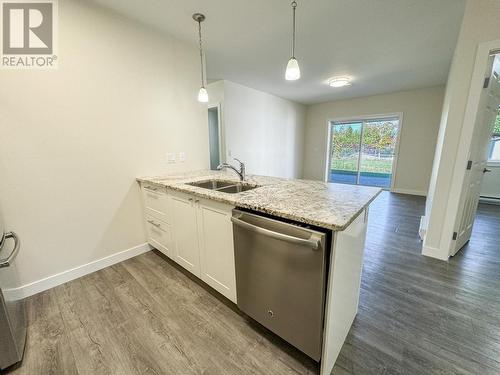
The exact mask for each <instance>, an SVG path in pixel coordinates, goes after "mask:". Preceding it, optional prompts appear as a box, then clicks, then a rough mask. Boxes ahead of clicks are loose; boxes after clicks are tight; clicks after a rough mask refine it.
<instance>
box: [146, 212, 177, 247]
mask: <svg viewBox="0 0 500 375" xmlns="http://www.w3.org/2000/svg"><path fill="white" fill-rule="evenodd" d="M146 232H147V236H148V242H149V243H150V244H151V245H152V246H153V247H154V248H156V249H158V250H160V251H161V252H162V253H163V254H165V255H167V256H168V257H172V255H173V252H172V250H173V249H172V231H171V228H170V225H169V224H166V223H162V222H160V221H159V220H156V219H155V218H153V217H151V216H146Z"/></svg>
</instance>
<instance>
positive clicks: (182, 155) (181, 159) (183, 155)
mask: <svg viewBox="0 0 500 375" xmlns="http://www.w3.org/2000/svg"><path fill="white" fill-rule="evenodd" d="M185 161H186V153H185V152H184V151H181V152H179V162H180V163H184V162H185Z"/></svg>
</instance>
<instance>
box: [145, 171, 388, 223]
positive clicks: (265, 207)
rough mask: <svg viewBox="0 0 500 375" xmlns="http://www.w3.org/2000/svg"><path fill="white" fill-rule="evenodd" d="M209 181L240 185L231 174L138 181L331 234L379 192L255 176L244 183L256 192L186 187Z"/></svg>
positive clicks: (195, 174) (207, 173) (201, 173)
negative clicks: (226, 191) (327, 230)
mask: <svg viewBox="0 0 500 375" xmlns="http://www.w3.org/2000/svg"><path fill="white" fill-rule="evenodd" d="M210 179H218V180H224V181H234V182H239V179H238V176H237V175H236V174H235V173H234V172H232V171H195V172H188V173H178V174H173V175H166V176H155V177H141V178H137V181H139V182H142V183H149V184H154V185H159V186H164V187H166V188H169V189H172V190H177V191H181V192H185V193H192V194H194V195H197V196H199V197H202V198H208V199H212V200H216V201H219V202H223V203H227V204H230V205H233V206H235V207H243V208H248V209H252V210H255V211H259V212H264V213H268V214H271V215H274V216H277V217H282V218H286V219H291V220H295V221H298V222H302V223H306V224H310V225H315V226H318V227H322V228H326V229H331V230H334V231H341V230H344V229H346V228H347V227H348V226H349V224H350V223H352V222H353V221H354V219H355V218H356V217H357V216H358V215H359V214H360V213H361V212H362V211H363V210H364V209H365V208H366V207H367V206H368V205H369V204H370V203H371V202H372V201H373V200H374V199H375V198H376V197H377V195H378V194H379V193H380V192H381V189H379V188H374V187H366V186H355V185H344V184H332V183H326V182H321V181H312V180H288V179H284V178H277V177H266V176H256V175H249V176H247V177H246V179H245V183H247V184H252V185H257V186H259V187H258V188H256V189H253V190H248V191H244V192H241V193H236V194H228V193H223V192H219V191H214V190H209V189H204V188H200V187H196V186H191V185H186V184H187V183H191V182H199V181H206V180H210Z"/></svg>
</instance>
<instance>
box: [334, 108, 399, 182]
mask: <svg viewBox="0 0 500 375" xmlns="http://www.w3.org/2000/svg"><path fill="white" fill-rule="evenodd" d="M399 125H400V124H399V118H398V117H383V118H370V119H361V120H355V121H354V120H353V121H341V122H337V121H333V122H331V123H330V140H329V141H330V155H329V163H328V165H329V169H328V181H329V182H338V183H344V184H357V185H366V186H378V187H382V188H390V187H391V181H392V175H393V170H392V169H393V165H394V158H395V154H396V144H397V139H398V133H399Z"/></svg>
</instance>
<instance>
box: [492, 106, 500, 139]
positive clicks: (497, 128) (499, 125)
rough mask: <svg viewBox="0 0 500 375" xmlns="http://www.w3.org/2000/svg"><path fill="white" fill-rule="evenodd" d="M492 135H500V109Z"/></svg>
mask: <svg viewBox="0 0 500 375" xmlns="http://www.w3.org/2000/svg"><path fill="white" fill-rule="evenodd" d="M493 133H495V134H500V109H499V110H498V115H497V120H496V121H495V128H494V130H493Z"/></svg>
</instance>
